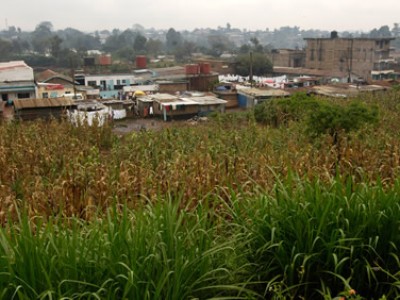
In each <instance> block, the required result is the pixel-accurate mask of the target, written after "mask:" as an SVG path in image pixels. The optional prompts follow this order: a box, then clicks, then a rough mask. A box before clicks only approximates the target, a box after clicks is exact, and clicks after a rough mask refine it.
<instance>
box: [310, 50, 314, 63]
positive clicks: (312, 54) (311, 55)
mask: <svg viewBox="0 0 400 300" xmlns="http://www.w3.org/2000/svg"><path fill="white" fill-rule="evenodd" d="M310 60H311V61H314V49H311V54H310Z"/></svg>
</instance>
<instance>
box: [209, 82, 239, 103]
mask: <svg viewBox="0 0 400 300" xmlns="http://www.w3.org/2000/svg"><path fill="white" fill-rule="evenodd" d="M213 93H214V94H216V95H217V96H218V98H220V99H222V100H226V101H227V103H226V108H235V107H238V93H237V91H236V87H235V85H233V84H232V83H229V82H226V83H223V82H222V83H220V84H219V85H217V86H216V87H214V90H213Z"/></svg>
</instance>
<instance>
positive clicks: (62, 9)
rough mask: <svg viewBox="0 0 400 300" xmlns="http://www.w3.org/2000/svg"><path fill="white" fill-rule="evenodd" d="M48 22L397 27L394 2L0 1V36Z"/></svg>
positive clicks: (96, 26)
mask: <svg viewBox="0 0 400 300" xmlns="http://www.w3.org/2000/svg"><path fill="white" fill-rule="evenodd" d="M42 21H50V22H51V23H52V24H53V26H54V29H55V30H58V29H65V28H67V27H72V28H75V29H79V30H81V31H85V32H88V31H93V30H101V29H109V30H111V29H114V28H119V29H122V30H124V29H126V28H130V27H132V25H133V24H136V23H137V24H141V25H143V26H144V27H146V28H150V27H154V28H157V29H168V28H170V27H173V28H175V29H176V30H183V29H188V30H192V29H194V28H206V27H210V28H216V27H218V26H223V27H225V26H226V24H227V23H228V22H229V23H230V24H231V26H232V27H235V28H240V29H244V28H246V29H262V30H264V29H265V28H269V29H274V28H279V27H281V26H300V28H301V29H323V30H329V31H331V30H338V31H344V30H351V31H354V30H362V31H370V30H371V29H373V28H379V27H380V26H382V25H389V26H390V28H392V26H393V23H395V22H400V1H399V0H386V1H382V2H379V1H369V0H329V1H328V0H276V1H271V0H171V1H167V0H1V2H0V30H1V29H5V28H6V25H7V24H8V26H12V25H13V26H16V27H20V28H21V29H22V30H28V31H30V30H34V28H35V26H36V25H37V24H39V23H40V22H42Z"/></svg>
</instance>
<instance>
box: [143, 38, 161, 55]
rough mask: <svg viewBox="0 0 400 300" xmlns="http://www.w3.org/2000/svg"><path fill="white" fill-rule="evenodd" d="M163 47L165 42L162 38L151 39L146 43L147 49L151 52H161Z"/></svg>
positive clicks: (155, 53)
mask: <svg viewBox="0 0 400 300" xmlns="http://www.w3.org/2000/svg"><path fill="white" fill-rule="evenodd" d="M162 49H163V43H162V42H161V41H160V40H156V39H149V40H148V41H147V43H146V51H147V53H149V54H153V55H157V54H160V53H161V51H162Z"/></svg>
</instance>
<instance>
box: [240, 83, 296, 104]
mask: <svg viewBox="0 0 400 300" xmlns="http://www.w3.org/2000/svg"><path fill="white" fill-rule="evenodd" d="M289 96H290V93H289V92H287V91H284V90H279V89H257V88H246V89H240V90H238V103H239V107H242V108H252V107H254V106H255V105H257V104H260V103H262V102H264V101H265V100H268V99H272V98H280V97H289Z"/></svg>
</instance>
